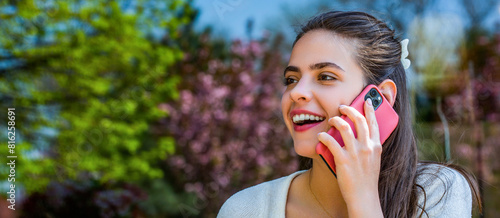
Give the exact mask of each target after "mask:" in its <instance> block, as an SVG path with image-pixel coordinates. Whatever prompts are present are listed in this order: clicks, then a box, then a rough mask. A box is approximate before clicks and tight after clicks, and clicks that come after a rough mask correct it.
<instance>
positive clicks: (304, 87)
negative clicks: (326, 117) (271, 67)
mask: <svg viewBox="0 0 500 218" xmlns="http://www.w3.org/2000/svg"><path fill="white" fill-rule="evenodd" d="M290 97H291V98H292V100H293V101H295V102H309V101H310V100H311V98H312V90H311V84H310V82H308V81H307V79H306V78H302V79H300V80H299V81H298V82H297V84H296V85H295V87H293V89H292V91H291V92H290Z"/></svg>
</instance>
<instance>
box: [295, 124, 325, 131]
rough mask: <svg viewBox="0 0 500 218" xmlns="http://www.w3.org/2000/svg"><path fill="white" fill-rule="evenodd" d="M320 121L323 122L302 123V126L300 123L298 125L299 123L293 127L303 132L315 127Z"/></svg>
mask: <svg viewBox="0 0 500 218" xmlns="http://www.w3.org/2000/svg"><path fill="white" fill-rule="evenodd" d="M320 123H322V122H317V123H309V124H304V125H302V126H299V125H297V124H293V129H294V130H295V131H297V132H303V131H306V130H308V129H310V128H313V127H315V126H317V125H319V124H320Z"/></svg>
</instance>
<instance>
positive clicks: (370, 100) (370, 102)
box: [366, 98, 373, 106]
mask: <svg viewBox="0 0 500 218" xmlns="http://www.w3.org/2000/svg"><path fill="white" fill-rule="evenodd" d="M366 102H367V103H368V105H370V106H373V105H372V99H371V98H368V99H366Z"/></svg>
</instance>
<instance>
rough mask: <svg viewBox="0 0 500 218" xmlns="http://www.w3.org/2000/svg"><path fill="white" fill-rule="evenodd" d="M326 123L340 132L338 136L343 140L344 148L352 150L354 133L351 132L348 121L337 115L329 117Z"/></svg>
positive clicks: (354, 138) (354, 139)
mask: <svg viewBox="0 0 500 218" xmlns="http://www.w3.org/2000/svg"><path fill="white" fill-rule="evenodd" d="M328 123H329V124H330V125H332V126H334V127H335V128H336V129H337V130H338V131H339V132H340V136H341V137H342V140H343V141H344V145H345V147H346V150H352V149H353V148H354V143H355V141H356V137H354V133H353V132H352V129H351V126H350V125H349V123H347V121H345V120H343V119H342V118H340V117H338V116H336V117H332V118H330V119H329V120H328Z"/></svg>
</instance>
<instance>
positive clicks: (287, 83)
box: [283, 74, 337, 86]
mask: <svg viewBox="0 0 500 218" xmlns="http://www.w3.org/2000/svg"><path fill="white" fill-rule="evenodd" d="M325 77H330V78H331V79H326V78H325ZM321 78H322V79H321ZM318 79H319V80H328V81H331V80H337V78H335V77H333V76H330V75H325V74H320V75H319V76H318ZM291 80H295V81H297V80H296V79H292V78H290V77H285V78H283V85H285V86H288V85H290V84H292V83H296V82H293V81H291Z"/></svg>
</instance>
